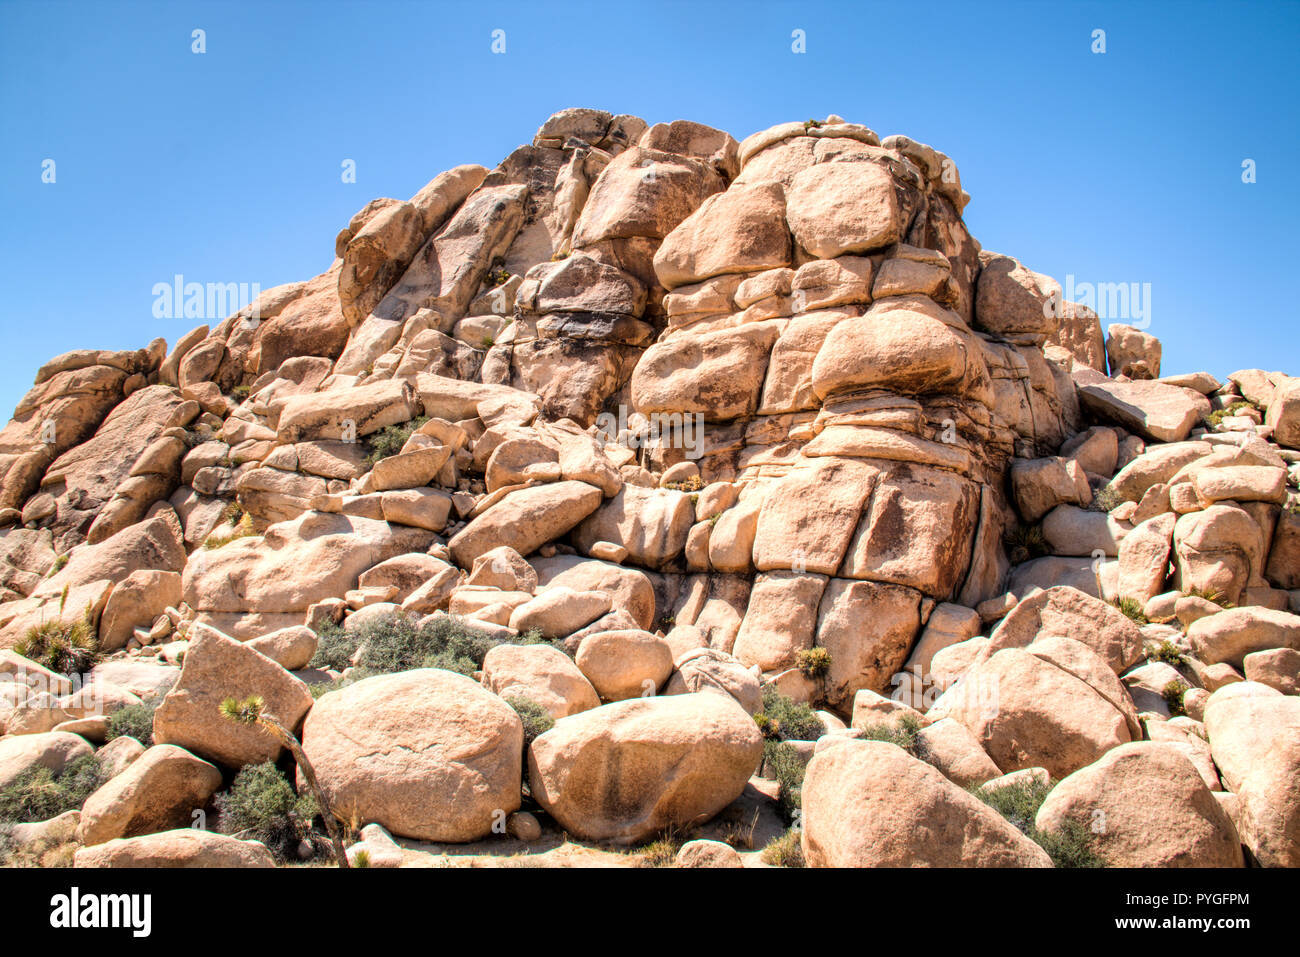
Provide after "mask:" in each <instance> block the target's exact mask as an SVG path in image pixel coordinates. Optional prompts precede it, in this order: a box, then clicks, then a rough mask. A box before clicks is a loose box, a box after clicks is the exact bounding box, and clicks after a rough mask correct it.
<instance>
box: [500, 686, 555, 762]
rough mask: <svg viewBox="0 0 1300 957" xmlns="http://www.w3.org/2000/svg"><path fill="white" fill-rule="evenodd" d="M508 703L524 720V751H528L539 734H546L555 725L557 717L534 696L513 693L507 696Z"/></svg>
mask: <svg viewBox="0 0 1300 957" xmlns="http://www.w3.org/2000/svg"><path fill="white" fill-rule="evenodd" d="M505 700H506V704H508V705H510V707H512V708H514V709H515V713H516V714H518V715H519V717H520V719H521V720H522V721H523V722H524V752H525V753H527V752H528V746H529V745H530V744H532V743H533V741H534V740H536V738H537V737H538V736H539V735H543V734H545V733H546V732H547V731H550V730H551V728H553V727H555V719H554V718H552V717H551V713H550V712H549V711H547V710H546V709H545V708H543V707H542V706H541V705H540V704H538V703H537V702H536V701H534V700H533V699H532V698H525V697H524V696H523V695H512V696H511V697H509V698H506V699H505Z"/></svg>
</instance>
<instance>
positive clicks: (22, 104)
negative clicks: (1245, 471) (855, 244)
mask: <svg viewBox="0 0 1300 957" xmlns="http://www.w3.org/2000/svg"><path fill="white" fill-rule="evenodd" d="M1297 27H1300V5H1298V4H1295V3H1286V4H1266V3H1238V4H1231V5H1229V4H1209V3H1154V2H1152V3H1138V2H1128V3H1051V4H1048V3H1008V4H997V3H968V4H946V3H942V2H931V3H927V4H925V5H924V6H921V5H916V4H904V3H898V2H888V3H875V2H857V3H852V4H847V3H846V4H817V3H808V2H802V3H777V2H770V3H764V2H759V0H746V2H739V3H723V2H717V3H711V2H707V0H693V2H684V3H672V2H670V3H654V2H649V0H638V2H627V3H610V2H606V3H563V2H547V3H531V4H525V3H520V4H511V3H470V2H464V3H436V2H420V3H416V2H401V3H399V2H372V3H351V2H343V0H334V2H331V0H319V2H315V3H298V2H291V0H281V2H274V0H270V2H267V0H263V2H257V3H244V2H235V0H231V2H222V3H187V2H166V3H152V2H133V3H114V2H107V0H105V2H98V3H66V2H59V0H50V2H41V3H27V2H16V0H0V124H2V126H0V142H2V143H3V150H0V211H3V214H4V223H5V229H4V230H3V231H2V232H0V262H3V263H4V273H5V277H6V281H5V283H4V292H3V297H2V298H0V324H2V326H0V328H2V329H3V332H4V343H5V348H3V349H0V406H2V407H3V409H0V413H8V412H9V411H10V410H12V408H13V407H14V405H15V403H16V402H17V401H18V399H19V398H20V397H21V396H22V394H23V393H24V392H25V391H26V390H27V388H29V387H30V385H31V382H32V378H33V376H34V374H35V371H36V369H37V367H38V366H39V365H40V364H41V363H42V362H44V361H45V360H46V359H48V358H49V357H50V356H53V355H56V354H58V353H61V352H65V351H67V350H70V349H75V348H136V347H139V346H143V345H145V344H146V343H147V342H148V341H149V340H150V339H152V338H153V337H155V336H158V335H161V336H164V337H165V338H166V339H167V340H168V343H169V344H170V343H172V342H174V341H175V340H176V338H177V337H178V336H179V335H181V334H183V333H184V332H186V331H187V330H188V329H189V328H191V327H192V326H194V325H196V324H197V323H195V322H194V321H192V320H185V319H159V318H155V317H154V315H153V303H154V295H153V291H152V290H153V287H154V284H156V283H159V282H170V281H171V280H172V277H173V276H174V275H175V274H177V273H180V274H182V275H184V276H185V277H186V279H187V280H189V281H198V282H246V283H258V284H260V286H261V287H262V288H263V289H265V288H269V287H270V286H273V285H276V284H278V283H282V282H287V281H291V280H295V279H306V278H310V277H311V276H314V275H316V274H317V273H319V272H321V271H322V270H323V269H325V268H327V267H328V266H329V263H330V261H331V259H332V257H333V243H334V236H335V234H336V233H337V232H338V230H339V229H340V228H341V227H342V226H344V225H345V224H346V223H347V220H348V219H349V217H350V216H351V215H352V214H353V213H354V212H355V211H356V210H357V209H359V208H360V207H361V206H363V205H364V204H365V203H366V202H367V201H368V200H370V199H372V198H374V197H376V196H394V197H398V198H403V199H405V198H408V197H409V196H411V195H412V194H413V193H414V192H415V191H416V190H418V189H419V188H420V187H421V186H422V185H423V184H424V183H426V182H427V181H428V180H429V179H431V178H432V177H433V176H434V175H436V174H437V173H438V172H440V171H442V170H444V169H447V168H449V167H451V166H455V165H457V164H460V163H467V162H476V163H482V164H484V165H486V166H489V167H490V166H493V165H495V164H496V162H497V161H499V160H500V159H501V158H503V157H504V156H505V155H506V154H507V153H508V152H509V151H510V150H511V149H512V148H513V147H514V146H516V145H518V144H520V143H524V142H527V141H529V140H530V139H531V138H532V135H533V133H534V132H535V131H536V129H537V127H538V126H539V125H540V124H541V123H542V121H543V120H544V119H545V118H546V117H547V116H548V115H550V114H551V113H553V112H555V111H556V110H559V109H561V108H564V107H568V106H592V107H599V108H602V109H607V110H610V111H613V112H618V113H635V114H637V115H640V116H642V117H644V118H645V119H646V120H647V121H649V122H651V123H655V122H661V121H668V120H673V119H678V118H683V119H692V120H698V121H701V122H704V123H708V124H710V125H712V126H717V127H720V128H722V129H725V130H727V131H729V132H730V133H732V134H733V135H734V136H736V137H737V139H742V138H744V137H745V136H746V135H748V134H750V133H752V132H754V131H756V130H760V129H764V128H766V127H768V126H771V125H773V124H775V123H779V122H784V121H787V120H802V119H807V118H809V117H815V118H821V117H824V116H825V115H826V114H828V113H832V112H833V113H838V114H840V115H842V116H844V117H845V118H847V119H849V120H851V121H854V122H859V123H864V124H866V125H867V126H870V127H871V128H873V129H875V130H876V131H877V132H878V133H880V135H881V136H885V135H888V134H890V133H906V134H907V135H909V136H911V137H913V138H914V139H918V140H921V141H924V142H927V143H930V144H931V145H933V146H935V147H937V148H938V149H941V150H943V151H945V152H947V153H948V154H949V155H950V156H951V157H952V158H953V159H954V160H955V161H956V163H957V165H958V167H959V169H960V170H961V175H962V182H963V185H964V186H965V188H966V189H967V190H968V191H969V192H970V193H971V194H972V196H973V200H972V202H971V204H970V206H969V207H967V210H966V221H967V223H968V225H969V226H970V228H971V231H972V232H973V233H974V235H975V236H976V237H977V238H978V239H979V240H980V242H981V243H982V244H983V246H984V247H985V248H986V249H992V250H996V251H998V252H1005V253H1009V254H1011V255H1014V256H1016V257H1018V258H1019V259H1021V260H1022V261H1023V262H1024V263H1025V264H1026V265H1028V266H1029V267H1031V268H1033V269H1037V270H1039V271H1041V272H1046V273H1049V274H1051V275H1053V276H1055V277H1056V278H1058V279H1059V280H1062V281H1064V280H1065V278H1066V276H1067V275H1073V276H1075V277H1076V281H1077V282H1085V281H1088V282H1136V283H1150V284H1151V303H1150V305H1151V325H1150V331H1151V332H1152V333H1154V334H1155V335H1157V336H1159V337H1160V339H1161V340H1162V341H1163V343H1164V353H1165V363H1164V368H1165V371H1166V372H1183V371H1193V370H1196V369H1202V368H1205V369H1208V370H1209V371H1211V372H1214V373H1215V374H1217V375H1220V376H1223V375H1226V374H1227V373H1228V372H1231V371H1233V370H1235V369H1238V368H1243V367H1255V366H1262V367H1265V368H1270V369H1275V368H1281V369H1283V370H1285V371H1289V372H1291V373H1293V374H1300V350H1298V349H1297V344H1298V343H1300V322H1297V318H1298V316H1297V313H1298V312H1300V309H1298V307H1297V305H1296V300H1295V297H1293V296H1291V295H1290V294H1289V293H1287V292H1286V290H1287V289H1288V288H1289V287H1290V284H1291V281H1292V280H1287V279H1286V277H1287V276H1294V275H1295V273H1296V267H1295V259H1296V253H1297V239H1296V228H1295V214H1296V211H1297V209H1298V204H1297V199H1298V198H1300V176H1297V173H1298V172H1300V170H1297V156H1300V126H1298V125H1297V122H1296V109H1295V104H1296V101H1297V94H1298V93H1300V90H1298V89H1297V87H1298V86H1300V82H1298V80H1300V66H1298V65H1297V64H1298V62H1300V61H1298V60H1297V57H1296V56H1295V53H1294V44H1295V41H1296V38H1297V36H1300V30H1298V29H1297ZM195 29H202V30H204V31H205V33H206V52H205V53H203V54H201V55H200V54H196V53H193V52H192V51H191V45H192V39H191V36H192V31H193V30H195ZM497 29H500V30H504V31H505V39H506V52H505V53H504V54H494V53H493V52H492V49H491V45H492V32H493V31H494V30H497ZM796 29H798V30H803V31H804V33H805V36H806V51H807V52H805V53H802V54H796V53H793V52H792V50H791V44H792V40H791V35H792V32H793V31H794V30H796ZM1097 29H1102V30H1105V34H1106V36H1105V39H1106V52H1105V53H1104V54H1097V53H1093V52H1092V50H1091V46H1092V44H1093V40H1092V32H1093V31H1094V30H1097ZM47 159H53V160H54V161H55V177H56V178H55V182H54V183H43V182H42V178H41V177H42V164H43V162H44V161H45V160H47ZM345 159H352V160H355V162H356V170H357V182H356V183H344V182H342V181H341V176H340V172H341V163H342V162H343V161H344V160H345ZM1245 159H1253V160H1254V161H1255V164H1256V176H1257V182H1255V183H1253V184H1245V183H1243V182H1242V162H1243V160H1245Z"/></svg>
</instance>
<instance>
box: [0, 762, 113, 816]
mask: <svg viewBox="0 0 1300 957" xmlns="http://www.w3.org/2000/svg"><path fill="white" fill-rule="evenodd" d="M102 783H104V782H103V779H102V772H101V770H100V766H99V762H98V761H96V760H95V756H94V755H92V754H87V755H83V756H82V757H79V758H75V759H74V760H72V761H70V762H68V765H67V766H66V767H65V768H64V769H63V770H62V771H60V772H59V773H58V774H55V773H54V772H52V771H51V770H50V769H49V768H47V767H43V766H38V767H34V768H28V769H27V770H26V771H24V772H22V774H20V775H18V776H17V777H16V778H14V780H13V781H11V782H10V784H9V786H8V787H6V788H4V790H0V822H6V823H9V824H21V823H24V822H28V821H48V820H49V819H50V818H52V817H58V816H59V815H60V814H63V813H64V812H65V811H73V810H76V809H77V808H79V807H81V805H82V804H84V803H85V801H86V798H88V797H90V795H91V794H92V793H94V791H95V790H96V789H97V788H98V787H99V786H100V785H101V784H102Z"/></svg>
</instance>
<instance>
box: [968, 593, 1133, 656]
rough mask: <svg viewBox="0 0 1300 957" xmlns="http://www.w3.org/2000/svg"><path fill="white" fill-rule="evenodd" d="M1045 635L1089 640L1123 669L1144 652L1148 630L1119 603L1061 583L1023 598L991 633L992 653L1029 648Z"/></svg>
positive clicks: (1088, 644) (1090, 646)
mask: <svg viewBox="0 0 1300 957" xmlns="http://www.w3.org/2000/svg"><path fill="white" fill-rule="evenodd" d="M1039 635H1063V636H1065V637H1068V638H1074V639H1076V640H1078V641H1081V642H1083V643H1084V644H1085V645H1087V646H1088V647H1089V648H1091V649H1092V650H1093V651H1095V652H1096V653H1097V654H1098V655H1100V656H1101V657H1102V658H1103V659H1105V661H1106V663H1107V664H1108V665H1110V667H1111V669H1112V670H1113V671H1114V672H1115V673H1116V674H1119V673H1120V672H1122V671H1125V670H1127V669H1128V668H1129V667H1131V666H1132V665H1134V664H1136V663H1137V661H1138V660H1139V659H1140V658H1141V657H1142V631H1141V629H1139V628H1138V626H1137V625H1136V624H1135V623H1134V622H1133V621H1132V620H1131V619H1130V618H1128V617H1127V616H1126V615H1125V614H1124V613H1123V612H1121V611H1120V610H1119V609H1117V608H1116V607H1115V606H1114V605H1110V604H1107V603H1106V602H1104V601H1101V600H1100V599H1098V598H1094V597H1092V596H1091V595H1086V594H1084V593H1083V592H1081V591H1079V589H1077V588H1071V587H1070V586H1068V585H1060V586H1057V587H1055V588H1048V589H1046V590H1045V591H1040V592H1037V593H1035V594H1032V595H1030V596H1028V597H1027V598H1024V599H1022V600H1021V601H1020V602H1018V603H1017V604H1016V607H1015V608H1013V609H1012V610H1011V613H1010V614H1009V615H1007V616H1006V617H1005V618H1003V619H1002V621H1001V622H1000V623H999V624H998V626H997V628H995V629H994V630H993V633H992V634H991V635H990V636H989V640H990V644H989V653H990V654H992V653H993V652H996V651H1000V650H1002V649H1003V648H1024V647H1026V646H1027V645H1029V643H1030V642H1032V641H1033V640H1034V639H1035V638H1037V637H1038V636H1039Z"/></svg>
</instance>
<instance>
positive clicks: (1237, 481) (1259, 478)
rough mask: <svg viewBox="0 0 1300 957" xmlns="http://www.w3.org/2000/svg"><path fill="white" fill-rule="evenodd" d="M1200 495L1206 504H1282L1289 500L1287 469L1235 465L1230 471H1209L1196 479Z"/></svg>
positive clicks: (1199, 473) (1195, 477) (1197, 474)
mask: <svg viewBox="0 0 1300 957" xmlns="http://www.w3.org/2000/svg"><path fill="white" fill-rule="evenodd" d="M1193 484H1194V485H1195V487H1196V496H1197V498H1198V499H1200V501H1201V502H1202V503H1203V504H1205V505H1210V504H1213V503H1214V502H1222V501H1227V500H1231V501H1235V502H1272V503H1273V504H1275V505H1280V504H1282V503H1283V502H1285V501H1286V469H1282V468H1272V467H1269V466H1264V465H1235V466H1228V467H1227V468H1218V469H1213V468H1207V469H1202V470H1200V471H1199V472H1197V473H1196V474H1195V476H1194V478H1193Z"/></svg>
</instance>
